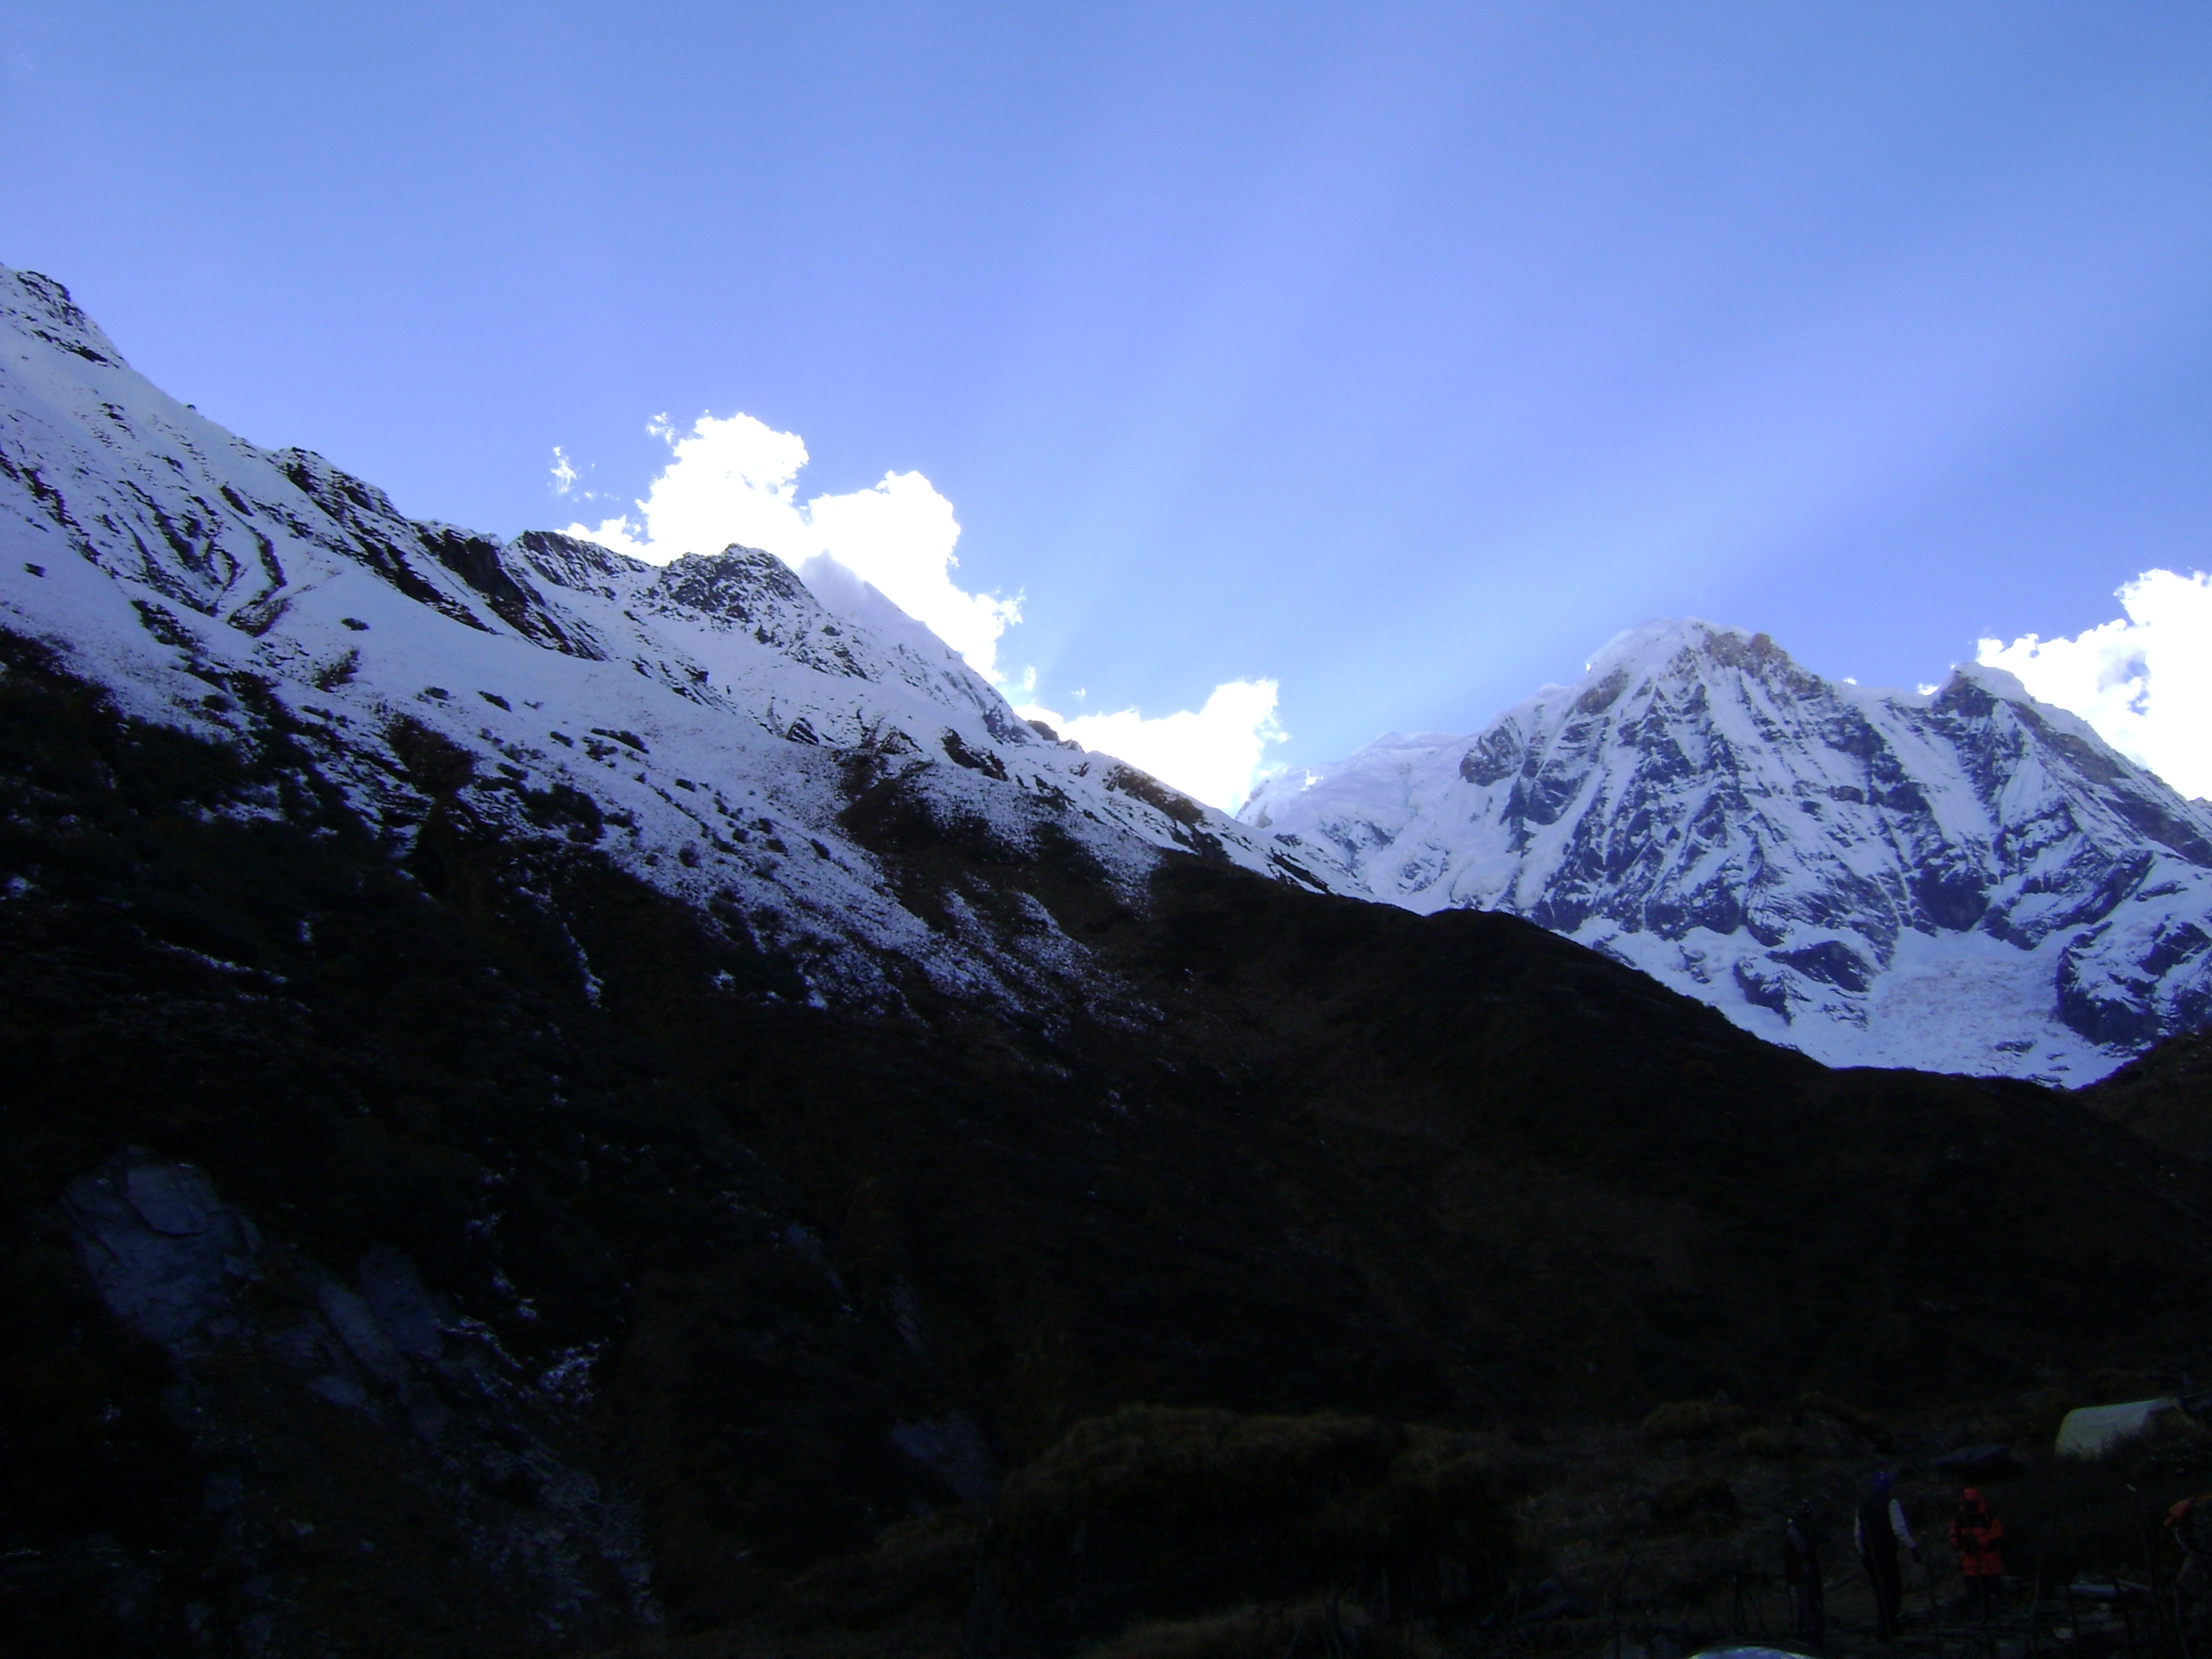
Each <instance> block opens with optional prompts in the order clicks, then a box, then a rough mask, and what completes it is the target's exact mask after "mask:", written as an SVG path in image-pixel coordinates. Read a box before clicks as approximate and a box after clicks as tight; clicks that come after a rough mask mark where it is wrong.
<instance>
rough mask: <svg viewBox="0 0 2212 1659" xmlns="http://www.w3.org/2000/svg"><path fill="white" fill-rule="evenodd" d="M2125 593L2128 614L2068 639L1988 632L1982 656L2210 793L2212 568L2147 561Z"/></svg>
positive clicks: (2155, 765) (2190, 790)
mask: <svg viewBox="0 0 2212 1659" xmlns="http://www.w3.org/2000/svg"><path fill="white" fill-rule="evenodd" d="M2119 599H2120V603H2121V605H2123V606H2124V607H2125V608H2126V611H2127V613H2128V614H2127V616H2126V617H2124V618H2115V619H2114V620H2113V621H2112V622H2108V623H2105V624H2104V625H2103V626H2102V627H2099V628H2092V629H2088V630H2087V631H2086V632H2084V633H2082V634H2080V635H2076V636H2075V637H2074V638H2073V639H2070V640H2069V639H2057V640H2044V639H2039V638H2037V637H2036V635H2033V634H2030V635H2027V637H2026V638H2024V639H2018V640H2015V641H2013V642H2012V643H2011V644H2010V645H2006V644H2004V643H2003V642H2002V641H1999V640H1984V641H1981V642H1980V645H1979V647H1978V657H1979V659H1980V660H1981V661H1983V662H1985V663H1987V664H1989V665H1990V666H1992V667H1995V668H2002V669H2006V670H2008V671H2010V672H2012V673H2014V674H2016V675H2018V676H2019V677H2020V679H2021V684H2024V685H2026V686H2027V689H2028V691H2029V692H2030V694H2031V695H2033V696H2036V697H2038V698H2039V699H2040V700H2042V701H2043V702H2052V703H2057V705H2058V706H2059V707H2060V708H2070V709H2072V710H2073V711H2074V712H2075V714H2079V715H2081V718H2082V719H2084V720H2087V721H2088V722H2089V724H2090V725H2092V726H2094V727H2096V728H2097V732H2098V733H2099V735H2100V736H2101V737H2102V738H2104V739H2105V741H2106V742H2107V743H2109V744H2112V747H2113V748H2115V749H2117V750H2119V751H2120V752H2121V753H2122V754H2124V755H2125V756H2127V757H2129V758H2130V760H2134V761H2137V762H2140V763H2142V764H2143V765H2145V766H2148V767H2149V768H2150V769H2151V770H2153V771H2154V772H2156V773H2157V774H2158V775H2160V777H2162V778H2164V779H2165V780H2166V781H2167V782H2168V783H2170V784H2172V786H2173V787H2175V788H2176V789H2179V791H2180V792H2181V793H2183V794H2185V795H2195V796H2212V577H2208V576H2207V575H2206V574H2204V573H2203V572H2201V571H2200V572H2197V573H2196V574H2191V575H2187V576H2184V575H2179V574H2176V573H2175V572H2173V571H2171V570H2146V571H2145V572H2143V574H2142V575H2140V576H2138V577H2136V579H2135V580H2133V581H2131V582H2130V583H2129V584H2128V585H2127V586H2125V587H2123V588H2122V589H2120V592H2119Z"/></svg>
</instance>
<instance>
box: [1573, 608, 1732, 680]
mask: <svg viewBox="0 0 2212 1659" xmlns="http://www.w3.org/2000/svg"><path fill="white" fill-rule="evenodd" d="M1765 638H1766V636H1765V635H1763V634H1760V635H1754V634H1753V633H1751V632H1750V631H1749V630H1748V629H1741V628H1730V627H1728V626H1726V625H1725V624H1723V623H1709V622H1706V621H1705V620H1704V619H1703V618H1702V617H1655V618H1653V619H1652V620H1651V621H1650V622H1646V623H1638V624H1637V625H1636V626H1635V627H1633V628H1627V629H1622V630H1621V631H1620V633H1618V634H1616V635H1613V637H1612V638H1611V639H1609V640H1607V641H1606V642H1605V643H1604V644H1603V645H1601V646H1600V647H1598V648H1597V649H1596V651H1595V652H1594V653H1591V656H1590V659H1589V663H1588V664H1586V665H1584V675H1585V678H1591V677H1596V676H1601V675H1603V674H1606V673H1608V672H1610V671H1612V670H1613V669H1614V668H1617V667H1626V668H1627V669H1629V670H1630V671H1631V672H1633V671H1636V670H1638V669H1639V668H1641V669H1644V670H1647V671H1650V670H1656V669H1658V668H1661V667H1663V666H1664V665H1666V664H1668V663H1670V662H1672V661H1673V660H1674V659H1676V658H1677V657H1679V656H1680V655H1681V654H1682V653H1684V652H1686V651H1689V652H1698V653H1705V654H1711V653H1712V651H1713V648H1714V646H1715V643H1716V642H1717V641H1721V640H1728V641H1740V642H1741V644H1742V645H1743V646H1746V647H1748V646H1749V645H1750V644H1751V643H1752V642H1753V641H1754V640H1765ZM1766 642H1767V644H1768V645H1770V646H1771V644H1772V643H1773V641H1771V640H1770V641H1766Z"/></svg>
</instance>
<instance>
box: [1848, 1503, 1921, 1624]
mask: <svg viewBox="0 0 2212 1659" xmlns="http://www.w3.org/2000/svg"><path fill="white" fill-rule="evenodd" d="M1896 1486H1897V1477H1896V1476H1895V1475H1893V1474H1891V1473H1890V1472H1889V1471H1888V1470H1887V1469H1880V1470H1877V1471H1876V1472H1875V1477H1874V1481H1873V1484H1872V1486H1870V1487H1869V1490H1868V1492H1867V1495H1866V1496H1865V1497H1864V1498H1862V1499H1861V1500H1860V1502H1859V1512H1858V1518H1857V1521H1855V1522H1853V1523H1852V1527H1851V1537H1852V1541H1853V1542H1854V1543H1856V1544H1857V1546H1858V1548H1859V1565H1861V1566H1863V1567H1864V1568H1865V1569H1866V1576H1867V1582H1868V1583H1869V1584H1872V1585H1873V1586H1874V1612H1875V1630H1876V1632H1877V1633H1878V1634H1879V1635H1880V1636H1881V1639H1882V1640H1883V1641H1885V1642H1888V1641H1893V1640H1894V1639H1895V1638H1896V1636H1897V1613H1898V1607H1899V1604H1900V1603H1901V1602H1902V1601H1904V1599H1905V1579H1904V1576H1903V1574H1902V1573H1901V1572H1900V1571H1899V1568H1898V1561H1897V1547H1898V1546H1899V1544H1902V1545H1904V1546H1905V1548H1906V1549H1908V1550H1910V1551H1911V1553H1912V1559H1914V1560H1915V1561H1917V1560H1919V1559H1920V1545H1919V1543H1918V1541H1917V1540H1916V1539H1915V1538H1914V1537H1913V1536H1912V1528H1910V1527H1908V1526H1906V1525H1905V1506H1904V1505H1903V1504H1900V1503H1899V1502H1898V1501H1897V1499H1896V1498H1893V1496H1891V1493H1892V1492H1894V1491H1895V1489H1896Z"/></svg>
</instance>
